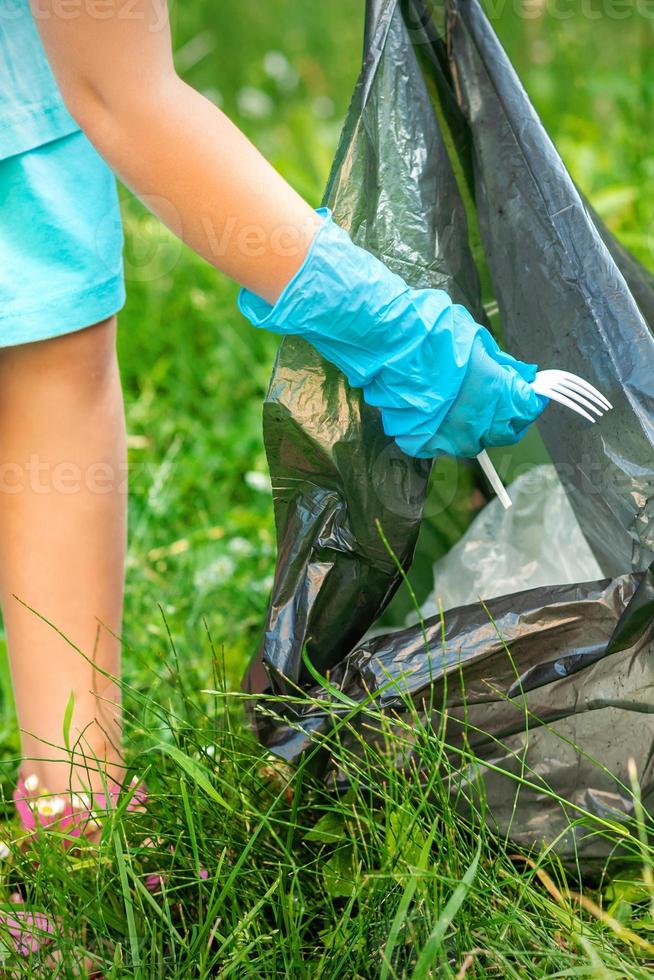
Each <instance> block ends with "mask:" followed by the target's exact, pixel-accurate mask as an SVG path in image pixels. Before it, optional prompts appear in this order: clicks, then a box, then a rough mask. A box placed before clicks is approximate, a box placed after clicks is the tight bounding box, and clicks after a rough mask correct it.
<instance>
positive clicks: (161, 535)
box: [0, 0, 654, 978]
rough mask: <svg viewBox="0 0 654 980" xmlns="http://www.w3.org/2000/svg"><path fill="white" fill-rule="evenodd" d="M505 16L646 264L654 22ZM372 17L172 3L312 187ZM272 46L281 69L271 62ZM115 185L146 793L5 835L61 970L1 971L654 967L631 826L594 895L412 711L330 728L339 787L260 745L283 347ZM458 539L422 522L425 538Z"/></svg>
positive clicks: (349, 2) (643, 872)
mask: <svg viewBox="0 0 654 980" xmlns="http://www.w3.org/2000/svg"><path fill="white" fill-rule="evenodd" d="M560 6H561V5H560ZM514 9H515V8H514V5H507V7H506V9H505V10H504V12H503V14H502V16H501V17H499V18H498V19H497V20H496V26H497V28H498V30H499V32H500V36H501V37H502V39H503V40H504V42H505V43H506V45H507V47H508V49H509V53H510V55H511V56H512V57H513V58H514V60H515V61H516V64H517V66H518V68H519V71H520V73H521V75H522V77H523V79H524V81H525V84H526V85H527V88H528V89H529V91H530V93H531V94H532V96H533V98H534V101H535V103H536V105H537V108H538V109H539V111H540V112H541V114H542V116H543V119H544V121H545V123H546V125H547V126H548V128H549V130H550V132H551V133H552V135H553V137H554V138H555V140H556V141H557V143H558V145H559V146H560V148H561V150H562V152H563V155H564V157H565V159H566V162H567V164H568V166H569V167H570V168H571V170H572V172H573V175H574V177H575V179H577V181H578V182H579V183H580V185H581V186H582V188H583V189H584V190H585V191H586V193H587V194H588V195H589V197H590V198H591V200H592V201H593V203H594V204H595V205H596V206H597V208H598V210H599V211H600V212H601V213H602V214H603V216H604V217H605V218H606V220H607V221H608V222H609V224H610V225H611V227H612V228H613V229H614V230H615V231H616V232H617V233H618V234H619V235H620V236H621V238H622V239H623V240H624V241H625V242H626V243H627V244H629V245H630V246H631V247H632V248H633V249H634V250H635V251H636V252H637V254H638V255H639V256H640V257H641V258H642V259H643V260H644V261H645V262H647V263H648V264H649V265H650V267H651V266H653V265H654V260H653V256H652V251H651V248H652V242H651V238H650V236H651V230H652V226H653V224H654V190H653V189H652V188H653V187H654V181H653V180H652V177H653V176H654V156H653V155H652V147H651V138H650V132H651V110H652V105H651V98H652V96H651V92H652V91H654V88H653V87H652V86H653V84H654V77H653V72H654V68H653V67H652V62H653V59H652V46H653V43H654V42H653V37H654V32H653V29H652V22H651V20H647V19H646V18H644V17H638V16H637V15H636V14H635V13H632V15H631V17H630V18H629V19H627V20H625V21H621V22H618V26H617V27H616V22H614V21H612V20H610V18H608V17H607V16H606V15H604V16H603V17H601V18H600V19H599V20H595V19H591V18H589V17H587V16H583V15H582V14H581V13H579V12H577V13H575V12H574V10H575V8H572V7H571V8H570V9H571V10H573V16H572V17H571V18H569V19H566V20H563V19H558V20H557V19H555V18H548V17H547V16H546V17H544V18H542V19H540V20H531V21H526V20H523V19H520V18H518V17H516V16H515V13H514ZM361 18H362V4H361V3H360V2H355V0H332V3H331V4H329V5H323V6H322V7H320V6H316V5H313V4H308V3H305V4H298V3H290V0H274V2H273V0H270V2H269V3H268V4H265V5H264V4H261V3H260V2H256V3H255V2H254V0H240V2H239V3H236V2H234V0H229V2H223V3H222V4H220V5H219V6H215V7H214V8H210V6H209V5H208V4H199V3H197V2H196V3H191V2H190V0H185V2H184V3H182V2H179V3H177V4H176V5H175V8H174V19H175V36H176V47H177V50H178V52H179V55H180V60H181V62H182V63H183V67H184V71H185V74H186V76H187V77H188V79H189V81H191V82H192V83H193V84H195V85H197V86H198V87H201V88H203V89H205V90H206V91H208V92H209V94H210V95H212V97H214V98H216V99H219V100H220V101H221V102H222V104H223V105H224V106H225V108H226V109H227V110H228V111H230V113H232V114H233V115H234V116H235V118H236V119H237V120H238V121H239V122H240V123H241V124H242V125H243V126H244V127H245V128H246V130H247V131H248V133H249V134H250V135H251V136H252V137H253V138H255V139H256V141H257V143H258V144H259V145H260V146H261V147H262V149H263V150H264V151H265V152H266V153H267V154H268V155H269V156H270V158H271V159H272V160H273V162H274V163H275V164H276V165H277V166H279V167H280V169H281V170H282V171H283V172H284V173H285V174H286V175H287V176H288V177H289V179H291V180H292V181H293V182H294V183H295V184H296V186H297V187H298V188H299V189H300V190H301V191H302V192H303V193H305V194H306V195H307V196H308V197H309V198H310V199H311V200H312V201H314V202H315V203H317V202H318V200H319V198H320V196H321V192H322V187H323V185H324V182H325V179H326V175H327V170H328V167H329V163H330V160H331V157H332V154H333V152H334V148H335V144H336V139H337V136H338V131H339V126H340V121H341V119H342V117H343V114H344V112H345V109H346V107H347V103H348V100H349V96H350V91H351V87H352V85H353V82H354V79H355V77H356V73H357V68H358V59H359V55H360V44H361ZM271 50H272V51H277V52H282V53H283V54H284V55H285V57H286V58H287V59H288V64H289V65H290V67H289V68H287V67H285V66H284V62H283V60H280V59H279V57H276V58H275V57H273V58H272V59H271V58H270V57H268V58H267V59H266V57H265V56H266V53H268V52H270V51H271ZM253 93H254V94H253ZM256 93H259V94H258V95H257V94H256ZM124 197H125V200H124V206H125V218H126V228H127V235H128V245H127V260H128V261H127V268H128V280H129V301H128V305H127V308H126V310H125V312H124V314H123V315H122V318H121V337H120V354H121V363H122V370H123V378H124V385H125V393H126V405H127V416H128V428H129V433H130V459H131V467H132V477H131V492H130V522H131V545H130V553H129V568H128V586H127V601H126V610H125V629H124V644H125V655H124V663H125V704H126V711H127V717H128V736H129V745H130V751H129V757H130V761H131V763H132V766H133V769H134V771H135V772H136V773H138V774H139V775H145V777H146V779H147V781H148V784H149V786H150V789H151V793H152V804H151V806H150V808H149V810H148V812H147V814H144V815H131V814H122V815H121V814H116V816H115V817H114V818H113V819H112V820H111V821H110V822H109V823H108V824H107V826H106V828H105V832H104V836H103V839H102V842H101V844H100V846H99V848H98V849H97V850H94V849H90V848H85V849H84V850H83V851H82V852H81V853H80V854H79V855H77V856H75V857H72V856H70V855H69V856H67V857H66V858H64V859H62V857H61V851H60V849H59V848H58V847H57V844H56V841H53V840H52V839H51V838H44V839H43V840H42V841H40V842H39V843H38V844H37V845H36V846H37V850H38V854H39V861H38V864H37V865H34V864H32V863H31V862H30V861H29V859H28V857H27V856H20V855H18V854H17V855H15V857H14V861H13V864H6V865H5V866H4V872H3V887H4V892H3V895H4V896H5V897H6V895H8V894H9V893H10V891H11V889H12V888H13V886H14V884H15V882H17V881H21V882H22V883H23V888H24V889H25V893H26V896H27V900H28V903H29V906H30V907H31V908H34V909H40V908H47V909H48V910H49V911H50V913H51V914H53V915H57V916H59V917H60V919H61V929H62V934H63V936H64V938H63V939H62V940H61V941H60V942H59V949H60V962H59V963H58V964H56V965H54V966H53V965H47V964H45V963H41V964H40V965H39V963H38V962H37V961H35V962H32V963H31V964H29V965H26V964H24V963H19V962H17V961H15V960H14V959H13V958H12V957H9V958H8V960H7V967H6V969H7V973H8V975H9V974H10V971H11V970H14V971H15V975H26V976H27V975H31V976H38V975H42V976H62V977H67V976H73V975H75V970H76V969H77V972H78V975H79V974H80V970H81V975H84V968H83V967H81V968H80V966H79V964H80V961H81V953H80V950H84V949H85V950H89V951H90V953H91V955H92V957H93V959H94V962H95V964H96V967H97V969H98V970H99V971H100V972H101V973H102V975H103V976H104V977H107V978H108V977H133V976H137V977H148V978H149V977H173V978H187V977H204V976H209V975H213V974H218V973H220V975H221V976H225V977H228V976H229V977H292V978H296V977H297V978H303V977H307V978H309V977H313V976H319V977H329V978H331V977H334V978H336V977H343V976H345V977H378V976H379V977H384V978H386V977H388V978H396V977H412V978H419V977H427V976H433V977H445V978H447V977H452V978H455V977H463V976H467V977H474V978H479V977H516V978H517V977H525V976H527V977H551V978H554V977H597V978H606V977H647V976H650V975H651V973H652V969H653V968H652V963H654V948H652V947H651V946H650V945H649V943H650V940H651V941H652V942H654V919H653V918H652V914H651V909H650V899H651V889H650V888H649V886H648V881H651V874H652V871H651V869H652V855H651V852H650V850H649V846H648V845H647V844H644V845H643V846H642V849H641V848H640V845H639V843H638V829H639V828H638V827H634V828H633V829H632V830H631V831H630V837H629V839H628V841H627V844H628V846H629V848H630V850H631V851H632V853H633V855H634V856H635V857H634V861H635V863H634V867H633V868H632V870H631V871H630V872H629V875H628V876H626V877H625V880H623V881H622V880H621V881H615V882H613V883H609V882H608V881H607V880H603V881H601V882H595V883H591V884H592V887H590V886H589V885H588V883H583V882H579V881H576V880H575V879H574V876H568V877H566V875H565V874H564V872H563V871H562V869H561V868H559V867H558V866H557V863H556V861H555V859H554V858H553V856H552V855H547V854H544V855H534V856H533V858H534V861H533V862H532V863H529V862H528V861H525V860H523V859H518V858H516V857H515V855H514V849H513V848H512V847H511V845H510V844H509V843H508V842H506V841H502V840H497V839H496V838H494V837H493V835H492V834H491V833H490V832H489V831H488V829H487V828H486V825H485V823H484V820H483V801H481V802H480V804H479V805H480V807H482V809H481V810H480V811H479V812H478V813H477V814H476V815H473V817H472V818H471V819H470V821H468V822H466V821H465V820H463V819H462V818H461V817H459V816H457V815H456V814H455V812H454V810H453V807H452V801H451V799H450V797H449V795H448V791H447V775H448V765H450V763H448V762H447V759H446V758H445V756H444V755H443V751H442V750H443V746H442V744H441V743H440V742H439V741H438V740H437V739H434V738H433V737H432V738H429V737H428V734H427V733H426V732H423V731H421V728H420V724H419V722H416V730H415V731H416V733H415V737H416V738H417V739H419V740H420V742H421V745H422V753H423V762H424V765H423V777H421V776H420V774H418V773H416V772H409V773H405V774H399V773H397V772H396V771H395V770H394V768H393V767H392V765H391V764H390V762H389V760H388V758H387V757H386V756H385V755H384V754H383V753H381V754H376V753H374V752H373V750H368V751H367V752H365V753H364V754H363V757H362V758H359V759H352V758H351V757H350V755H349V754H348V752H347V751H346V749H345V748H344V747H341V748H339V747H338V744H336V746H335V752H336V753H337V754H338V753H339V752H340V753H341V754H342V760H343V765H344V766H347V767H348V769H349V771H350V772H352V773H353V774H354V785H353V788H352V789H351V791H350V792H349V794H348V795H346V796H345V797H341V798H338V797H336V796H334V795H331V794H328V793H326V792H325V791H324V790H322V789H321V788H320V787H319V786H317V785H315V784H314V782H313V780H312V777H311V775H310V772H309V770H308V768H302V769H300V770H299V771H298V772H297V773H290V772H288V771H286V770H285V769H284V768H283V767H280V766H277V765H274V764H273V763H272V762H271V761H270V760H269V759H266V758H265V756H264V753H263V752H262V750H261V749H260V748H259V747H258V745H257V743H256V741H255V740H254V738H253V736H252V735H251V733H250V731H249V728H248V726H247V724H246V722H245V718H244V711H243V697H242V696H241V695H239V694H237V693H235V691H236V688H237V686H238V682H239V679H240V676H241V674H242V672H243V669H244V667H245V664H246V662H247V659H248V657H249V655H250V653H251V652H252V650H253V649H254V648H255V646H256V643H257V640H258V636H259V632H260V629H261V624H262V622H263V618H264V614H265V610H266V604H267V598H268V589H269V586H270V577H271V575H272V572H273V568H274V531H273V523H272V504H271V496H270V490H269V488H268V487H267V484H266V465H265V457H264V451H263V444H262V437H261V402H262V398H263V395H264V392H265V389H266V385H267V380H268V377H269V374H270V369H271V366H272V361H273V357H274V353H275V349H276V341H275V339H274V338H272V337H269V336H266V335H265V334H263V333H260V332H255V331H253V330H251V329H249V328H248V327H247V326H246V325H245V323H243V322H242V321H241V319H240V318H239V317H238V315H237V314H236V312H235V306H234V299H235V292H236V290H235V287H234V286H233V285H231V284H229V283H227V282H226V281H225V280H224V279H223V278H222V277H221V276H220V275H219V274H218V273H216V272H215V271H214V270H212V269H210V268H208V267H207V266H206V265H204V264H203V263H202V262H201V261H200V260H199V259H197V258H196V257H195V256H193V255H192V254H190V253H189V252H188V251H187V250H186V249H184V248H182V247H181V246H178V245H177V244H176V243H175V242H173V241H172V240H171V239H170V237H169V236H168V235H167V234H165V233H162V232H161V231H160V230H159V229H158V228H157V226H156V224H155V223H154V222H153V221H152V219H150V218H148V217H144V216H143V214H142V212H141V210H140V208H139V206H138V205H136V204H134V202H132V201H131V200H130V199H129V197H128V195H127V194H125V195H124ZM470 513H472V510H471V507H470V505H468V512H467V514H466V513H463V514H462V515H457V528H462V527H463V526H465V523H466V522H467V520H468V519H469V514H470ZM450 533H451V532H450V531H448V528H447V527H446V526H445V524H443V526H442V527H441V528H439V526H438V523H437V522H436V526H435V531H434V536H433V538H432V539H431V546H432V547H433V557H434V558H435V557H437V553H438V549H439V548H443V547H446V546H447V542H448V540H449V537H448V534H450ZM423 574H424V569H423ZM0 692H1V696H2V713H1V715H0V751H1V752H2V758H3V760H4V762H5V765H4V766H3V772H2V788H3V790H4V792H5V796H6V797H7V799H8V796H9V792H10V789H11V786H12V784H13V779H14V763H15V761H16V756H17V745H18V743H17V737H16V728H15V720H14V718H13V714H12V708H11V699H10V692H9V689H8V677H7V671H6V665H5V663H4V661H3V664H2V670H1V671H0ZM335 710H336V709H335ZM367 711H368V712H369V715H368V720H369V721H371V722H375V721H377V720H378V719H375V717H374V710H373V708H371V707H370V708H368V709H367ZM424 772H427V773H428V779H427V782H425V779H424ZM369 785H373V786H375V787H376V792H375V793H374V794H372V793H371V792H370V791H369V790H368V789H367V788H366V787H367V786H369ZM6 811H7V813H8V814H9V813H10V812H11V809H10V807H9V805H7V807H6ZM607 833H608V831H607ZM148 838H151V839H152V840H154V841H155V843H156V846H155V847H154V848H151V847H146V846H144V841H145V840H146V839H148ZM200 868H206V869H207V871H208V877H207V878H206V879H203V878H202V877H201V876H200V874H199V870H200ZM153 873H158V874H161V875H162V876H163V878H164V884H163V890H162V891H161V892H160V893H159V894H156V895H151V894H150V893H149V892H148V891H147V890H146V889H145V888H144V881H145V879H146V876H147V875H148V874H153ZM580 892H581V893H582V896H583V898H582V899H580V898H579V897H578V893H580ZM584 903H585V904H584ZM592 903H594V904H592ZM75 964H77V967H76V966H75Z"/></svg>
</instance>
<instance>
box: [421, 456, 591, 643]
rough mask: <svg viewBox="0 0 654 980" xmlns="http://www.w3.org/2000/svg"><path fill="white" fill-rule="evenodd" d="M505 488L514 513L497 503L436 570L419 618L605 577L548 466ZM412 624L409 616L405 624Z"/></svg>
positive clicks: (563, 490)
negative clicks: (520, 591) (525, 591)
mask: <svg viewBox="0 0 654 980" xmlns="http://www.w3.org/2000/svg"><path fill="white" fill-rule="evenodd" d="M507 489H508V492H509V496H510V498H511V502H512V505H513V506H512V507H510V508H509V509H508V510H505V509H504V507H503V506H502V504H501V503H500V501H499V500H498V498H497V497H494V498H493V500H491V501H490V502H489V503H488V504H487V505H486V506H485V507H484V509H483V510H482V511H481V513H480V514H478V515H477V517H475V519H474V521H473V522H472V524H471V525H470V527H469V528H468V530H467V531H466V532H465V534H464V535H463V537H462V538H461V539H460V540H459V541H457V543H456V544H455V545H454V547H453V548H451V549H450V551H449V552H448V553H447V554H446V555H445V556H444V557H443V558H441V559H440V561H437V562H436V564H435V565H434V589H433V592H432V593H431V595H430V596H429V597H428V599H427V600H426V601H425V602H424V603H423V605H422V606H421V609H420V611H421V613H422V616H423V618H424V619H428V618H429V617H430V616H438V615H439V613H440V610H441V609H443V610H446V611H447V610H448V609H453V608H454V607H455V606H465V605H468V604H469V603H473V602H477V601H478V600H479V599H480V598H481V597H483V598H484V599H494V598H496V597H497V596H501V595H507V594H508V593H510V592H515V591H516V590H518V589H535V588H539V587H542V586H545V585H569V584H572V583H573V582H591V581H593V580H594V579H600V578H601V577H602V570H601V568H600V567H599V565H598V563H597V559H596V558H595V556H594V554H593V552H592V551H591V549H590V546H589V544H588V543H587V541H586V539H585V538H584V536H583V534H582V533H581V528H580V527H579V523H578V521H577V518H576V517H575V513H574V511H573V509H572V507H571V506H570V502H569V500H568V497H567V495H566V492H565V489H564V488H563V485H562V484H561V481H560V480H559V478H558V476H557V474H556V470H555V468H554V467H553V466H551V465H547V464H543V465H541V466H535V467H534V468H533V469H531V470H529V472H527V473H522V474H521V475H520V476H519V477H518V478H517V479H516V480H514V481H513V483H511V484H510V485H509V487H508V488H507ZM416 621H417V616H416V615H415V614H414V615H412V616H411V617H410V620H409V625H410V624H411V623H413V622H416Z"/></svg>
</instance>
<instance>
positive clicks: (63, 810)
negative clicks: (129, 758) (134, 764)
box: [13, 775, 148, 847]
mask: <svg viewBox="0 0 654 980" xmlns="http://www.w3.org/2000/svg"><path fill="white" fill-rule="evenodd" d="M121 789H122V787H121V786H120V785H119V784H118V783H112V784H111V786H110V787H109V792H108V793H107V794H105V793H94V794H93V795H92V796H91V794H89V793H72V794H69V793H67V794H65V795H64V794H57V795H56V794H53V793H48V790H47V789H46V787H45V786H40V785H39V781H38V779H37V777H36V776H35V775H31V776H27V777H25V778H23V776H22V775H19V776H18V782H17V784H16V789H15V790H14V794H13V796H14V803H15V805H16V811H17V813H18V817H19V819H20V822H21V825H22V827H23V828H24V829H25V830H29V831H35V830H36V829H37V827H38V826H41V827H52V826H54V827H55V828H56V829H57V830H61V831H62V833H65V834H67V835H68V836H69V837H81V836H82V835H83V834H84V835H88V834H92V833H94V832H95V831H96V830H99V829H100V827H101V824H100V821H99V820H98V814H99V813H102V812H104V813H106V812H108V811H109V810H112V809H114V808H115V806H116V804H117V802H118V797H119V796H120V793H121ZM129 792H131V793H132V796H131V798H130V800H129V802H128V804H127V809H128V810H132V811H133V810H140V811H142V810H143V809H144V807H145V804H146V803H147V799H148V793H147V789H146V788H145V785H144V783H138V781H137V779H136V777H134V778H133V779H132V781H131V783H130V785H129ZM72 843H73V841H71V840H67V841H65V842H64V846H65V847H70V846H71V844H72Z"/></svg>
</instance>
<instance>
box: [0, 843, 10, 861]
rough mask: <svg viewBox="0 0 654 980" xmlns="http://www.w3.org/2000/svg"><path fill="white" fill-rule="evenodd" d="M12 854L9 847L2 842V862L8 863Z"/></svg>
mask: <svg viewBox="0 0 654 980" xmlns="http://www.w3.org/2000/svg"><path fill="white" fill-rule="evenodd" d="M10 854H11V851H10V850H9V845H8V844H6V843H5V842H4V841H0V861H6V860H7V858H8V857H9V855H10Z"/></svg>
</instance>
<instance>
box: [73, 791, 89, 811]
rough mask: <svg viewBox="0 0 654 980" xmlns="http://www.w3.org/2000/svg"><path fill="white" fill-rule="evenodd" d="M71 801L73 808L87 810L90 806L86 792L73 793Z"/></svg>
mask: <svg viewBox="0 0 654 980" xmlns="http://www.w3.org/2000/svg"><path fill="white" fill-rule="evenodd" d="M71 803H72V807H73V810H88V808H89V807H90V806H91V797H90V796H89V794H88V793H73V794H72V796H71Z"/></svg>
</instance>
